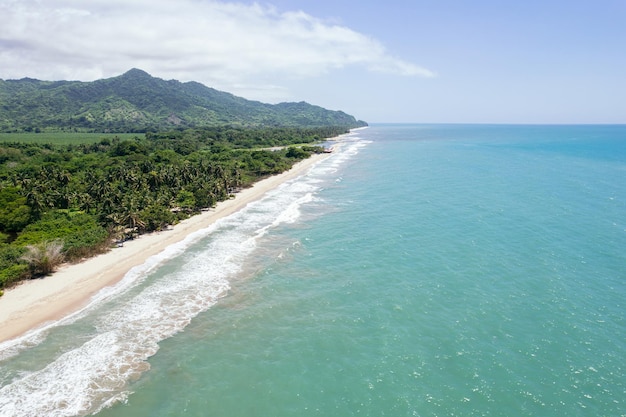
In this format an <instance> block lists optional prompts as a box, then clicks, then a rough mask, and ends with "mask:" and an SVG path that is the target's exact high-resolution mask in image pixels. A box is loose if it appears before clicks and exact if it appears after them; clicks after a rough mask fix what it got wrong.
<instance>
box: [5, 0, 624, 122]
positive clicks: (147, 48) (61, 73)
mask: <svg viewBox="0 0 626 417" xmlns="http://www.w3.org/2000/svg"><path fill="white" fill-rule="evenodd" d="M625 22H626V0H596V1H593V2H592V1H579V0H571V1H562V0H553V1H550V0H545V1H533V0H531V1H525V2H503V1H485V0H476V1H472V2H468V1H446V0H443V1H434V0H433V1H421V0H414V1H398V0H387V1H385V2H382V1H368V0H363V1H346V0H334V1H327V0H289V1H288V0H267V1H260V2H256V3H254V2H247V1H241V2H227V1H207V0H178V1H176V2H173V1H170V0H150V1H148V0H134V1H129V0H106V1H105V0H90V1H84V0H46V1H45V2H43V1H38V0H19V1H18V0H0V62H2V65H0V78H2V79H9V78H21V77H24V76H29V77H34V78H39V79H47V80H56V79H79V80H85V81H88V80H93V79H97V78H102V77H110V76H115V75H118V74H121V73H123V72H125V71H126V70H128V69H130V68H133V67H137V68H141V69H144V70H146V71H148V72H149V73H151V74H152V75H154V76H157V77H161V78H165V79H173V78H174V79H179V80H181V81H190V80H194V81H199V82H202V83H204V84H206V85H208V86H211V87H214V88H217V89H220V90H224V91H229V92H232V93H234V94H237V95H241V96H244V97H246V98H250V99H255V100H260V101H264V102H272V103H275V102H279V101H302V100H304V101H307V102H310V103H313V104H318V105H321V106H323V107H327V108H330V109H340V110H344V111H346V112H348V113H350V114H353V115H355V116H356V117H357V118H360V119H363V120H366V121H368V122H422V123H626V52H625V51H626V23H625Z"/></svg>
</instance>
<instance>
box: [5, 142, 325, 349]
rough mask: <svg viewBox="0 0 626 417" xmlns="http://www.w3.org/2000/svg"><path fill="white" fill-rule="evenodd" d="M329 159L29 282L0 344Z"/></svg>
mask: <svg viewBox="0 0 626 417" xmlns="http://www.w3.org/2000/svg"><path fill="white" fill-rule="evenodd" d="M328 156H329V154H314V155H312V156H310V157H309V158H307V159H305V160H303V161H300V162H298V163H296V164H295V165H294V166H293V167H292V168H291V169H290V170H289V171H285V172H283V173H281V174H278V175H274V176H271V177H268V178H265V179H263V180H261V181H258V182H256V183H254V184H253V185H252V186H251V187H250V188H246V189H244V190H242V191H240V192H239V193H237V194H235V198H232V199H229V200H226V201H222V202H219V203H218V204H217V205H216V207H215V208H214V209H211V210H209V211H205V212H202V213H201V214H198V215H195V216H192V217H190V218H188V219H186V220H184V221H182V222H180V223H178V224H176V225H174V226H173V227H172V228H170V229H169V230H165V231H161V232H154V233H150V234H145V235H141V236H140V237H139V238H137V239H134V240H131V241H127V242H124V246H122V247H116V248H112V249H111V250H110V251H108V252H106V253H103V254H100V255H98V256H95V257H93V258H89V259H86V260H84V261H83V262H80V263H77V264H65V265H63V266H61V268H59V269H58V271H56V272H55V273H53V274H52V275H50V276H48V277H45V278H42V279H36V280H30V281H25V282H23V283H21V284H19V285H18V286H16V287H14V288H10V289H8V290H6V291H5V293H4V295H3V296H2V297H1V298H0V343H2V342H5V341H8V340H11V339H15V338H17V337H20V336H22V335H25V334H27V333H29V332H31V331H33V330H36V329H38V328H40V327H42V326H44V325H46V324H47V323H50V322H53V321H57V320H60V319H62V318H64V317H66V316H68V315H70V314H72V313H74V312H76V311H79V310H80V309H82V308H84V307H85V306H87V305H88V304H89V302H90V300H91V298H92V297H93V296H94V295H95V294H97V293H98V292H99V291H100V290H102V289H103V288H106V287H110V286H112V285H115V284H116V283H118V282H119V281H120V280H121V279H122V278H123V277H124V276H125V275H126V273H127V272H128V271H129V270H130V269H131V268H133V267H135V266H138V265H141V264H143V263H144V262H145V261H146V260H147V259H148V258H150V257H151V256H153V255H156V254H158V253H160V252H162V251H163V250H165V249H166V248H167V247H168V246H170V245H172V244H175V243H177V242H180V241H182V240H183V239H185V238H186V237H187V236H188V235H189V234H191V233H193V232H195V231H198V230H201V229H203V228H205V227H208V226H209V225H211V224H212V223H214V222H215V221H217V220H219V219H221V218H223V217H226V216H228V215H230V214H232V213H234V212H236V211H239V210H241V209H242V208H243V207H245V206H246V205H247V204H249V203H251V202H253V201H255V200H258V199H259V198H261V197H262V196H263V195H264V194H265V193H266V192H268V191H270V190H272V189H274V188H276V187H277V186H279V185H280V184H282V183H284V182H286V181H288V180H290V179H292V178H295V177H297V176H299V175H302V174H304V173H306V172H307V170H308V169H309V168H311V167H312V166H313V165H315V164H316V163H318V162H319V161H321V160H323V159H326V158H327V157H328Z"/></svg>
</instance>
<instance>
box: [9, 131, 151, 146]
mask: <svg viewBox="0 0 626 417" xmlns="http://www.w3.org/2000/svg"><path fill="white" fill-rule="evenodd" d="M115 137H118V138H120V139H122V140H125V139H132V138H134V137H138V138H143V137H144V134H143V133H80V132H43V133H26V132H25V133H0V143H3V142H23V143H37V144H48V143H50V144H55V145H77V144H81V143H97V142H100V141H101V140H102V139H105V138H106V139H113V138H115Z"/></svg>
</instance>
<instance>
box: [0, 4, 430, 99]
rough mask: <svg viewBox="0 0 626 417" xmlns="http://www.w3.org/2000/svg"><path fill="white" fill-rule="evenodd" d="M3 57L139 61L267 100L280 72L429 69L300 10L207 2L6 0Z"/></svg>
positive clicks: (64, 72) (62, 66) (53, 75)
mask: <svg viewBox="0 0 626 417" xmlns="http://www.w3.org/2000/svg"><path fill="white" fill-rule="evenodd" d="M0 62H2V67H1V68H0V78H4V79H7V78H21V77H23V76H30V77H35V78H41V79H48V80H57V79H79V80H93V79H96V78H101V77H108V76H113V75H117V74H120V73H122V72H124V71H126V70H128V69H130V68H132V67H137V68H141V69H144V70H146V71H148V72H150V73H151V74H153V75H155V76H159V77H162V78H176V79H180V80H195V81H200V82H202V83H205V84H207V85H209V86H213V87H216V88H220V89H224V90H227V91H231V92H237V90H238V89H240V90H241V87H238V86H245V88H243V90H245V91H248V92H252V93H251V94H252V95H254V94H256V95H257V98H260V99H263V98H265V97H267V99H271V100H272V101H273V100H274V99H277V98H279V96H284V95H288V91H287V90H286V89H285V88H284V87H281V86H280V84H281V80H285V79H291V80H292V79H302V78H307V77H314V76H320V75H323V74H326V73H328V72H330V71H333V70H336V69H340V68H344V67H347V66H359V67H362V68H365V69H367V70H370V71H375V72H385V73H391V74H397V75H404V76H425V77H429V76H433V75H434V74H433V73H432V72H430V71H429V70H427V69H424V68H422V67H419V66H417V65H415V64H412V63H409V62H406V61H403V60H401V59H398V58H395V57H393V56H391V55H390V54H389V53H388V52H387V51H386V49H385V47H384V46H383V45H382V44H381V43H380V42H378V41H376V40H375V39H372V38H370V37H368V36H366V35H364V34H362V33H358V32H356V31H354V30H351V29H349V28H347V27H343V26H339V25H335V24H331V23H328V22H326V21H323V20H320V19H318V18H315V17H313V16H310V15H308V14H306V13H303V12H287V13H279V12H278V11H277V10H276V9H273V8H271V7H265V6H260V5H258V4H252V5H248V4H242V3H224V2H216V1H207V0H178V1H171V0H151V1H147V0H133V1H129V0H107V1H102V0H90V1H83V0H46V1H44V0H3V2H2V3H0ZM254 92H256V93H254Z"/></svg>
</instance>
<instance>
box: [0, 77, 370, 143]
mask: <svg viewBox="0 0 626 417" xmlns="http://www.w3.org/2000/svg"><path fill="white" fill-rule="evenodd" d="M227 124H228V125H233V126H253V127H258V126H285V127H288V126H300V127H315V126H342V127H347V128H353V127H359V126H364V125H365V122H362V121H357V120H356V119H355V118H354V117H353V116H350V115H348V114H346V113H344V112H341V111H331V110H326V109H324V108H322V107H319V106H313V105H311V104H308V103H305V102H300V103H280V104H276V105H272V104H265V103H261V102H257V101H250V100H246V99H244V98H241V97H237V96H234V95H232V94H230V93H225V92H222V91H218V90H215V89H213V88H209V87H206V86H204V85H202V84H200V83H197V82H187V83H181V82H179V81H176V80H170V81H165V80H162V79H160V78H155V77H152V76H151V75H150V74H148V73H146V72H144V71H141V70H138V69H132V70H130V71H128V72H126V73H125V74H123V75H120V76H118V77H113V78H107V79H102V80H98V81H93V82H79V81H40V80H34V79H30V78H23V79H20V80H6V81H4V80H0V132H20V131H93V132H119V133H121V132H145V131H148V130H164V129H172V128H190V127H204V126H218V125H227Z"/></svg>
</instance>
